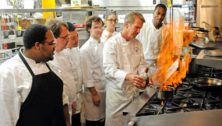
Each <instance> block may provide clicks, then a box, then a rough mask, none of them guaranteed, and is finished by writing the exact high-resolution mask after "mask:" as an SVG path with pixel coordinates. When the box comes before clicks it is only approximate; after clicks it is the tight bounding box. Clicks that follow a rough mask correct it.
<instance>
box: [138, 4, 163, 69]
mask: <svg viewBox="0 0 222 126" xmlns="http://www.w3.org/2000/svg"><path fill="white" fill-rule="evenodd" d="M166 11H167V8H166V6H165V5H164V4H157V5H156V6H155V9H154V13H153V19H152V20H149V21H147V22H146V23H144V25H143V27H142V29H141V31H140V33H139V34H138V36H137V39H138V40H140V42H141V43H142V45H143V51H144V55H145V59H146V61H147V63H148V64H149V65H150V66H152V65H155V63H156V59H157V56H158V54H159V50H160V46H161V42H162V28H163V26H164V24H163V20H164V18H165V15H166Z"/></svg>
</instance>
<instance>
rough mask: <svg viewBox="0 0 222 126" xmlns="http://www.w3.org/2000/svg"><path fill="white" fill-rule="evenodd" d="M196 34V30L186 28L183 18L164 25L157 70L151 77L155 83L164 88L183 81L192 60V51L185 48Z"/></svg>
mask: <svg viewBox="0 0 222 126" xmlns="http://www.w3.org/2000/svg"><path fill="white" fill-rule="evenodd" d="M194 35H195V33H194V31H191V30H188V29H185V28H184V24H183V20H179V22H178V23H174V24H168V25H166V26H164V27H163V30H162V40H163V41H162V45H161V48H160V53H159V55H158V58H157V70H156V72H155V73H154V74H153V76H152V77H151V79H152V81H153V82H154V84H161V85H162V88H163V89H164V87H167V86H169V85H171V86H174V87H176V86H178V85H179V84H180V83H181V82H182V79H184V78H185V77H186V73H187V71H188V68H189V63H190V62H191V56H190V53H191V52H189V51H187V50H185V51H184V49H186V48H188V45H189V43H190V41H191V40H192V39H193V37H194ZM183 51H184V54H183V55H182V52H183Z"/></svg>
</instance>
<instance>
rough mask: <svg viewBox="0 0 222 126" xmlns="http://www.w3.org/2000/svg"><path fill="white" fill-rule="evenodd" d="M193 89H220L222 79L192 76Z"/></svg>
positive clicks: (221, 88) (221, 89) (221, 87)
mask: <svg viewBox="0 0 222 126" xmlns="http://www.w3.org/2000/svg"><path fill="white" fill-rule="evenodd" d="M191 84H193V87H194V89H196V90H202V91H222V80H221V79H217V78H210V77H199V78H193V79H192V81H191Z"/></svg>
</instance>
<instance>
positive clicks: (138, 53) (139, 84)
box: [103, 12, 147, 126]
mask: <svg viewBox="0 0 222 126" xmlns="http://www.w3.org/2000/svg"><path fill="white" fill-rule="evenodd" d="M144 22H145V19H144V17H143V16H142V14H141V13H139V12H131V13H129V14H128V15H126V17H125V20H124V24H123V30H122V31H121V32H120V33H118V34H117V35H115V36H113V37H112V38H110V39H108V41H107V42H106V43H105V46H104V51H103V59H104V61H103V66H104V71H105V76H106V81H107V84H106V93H107V94H106V121H105V125H106V126H124V123H125V117H124V116H123V113H122V112H123V109H124V108H125V107H126V106H127V105H128V104H130V102H132V100H133V98H134V97H135V96H137V95H138V91H139V89H144V88H145V87H146V84H145V82H144V79H143V78H142V77H140V76H139V75H137V74H138V73H141V72H143V71H144V70H145V69H146V67H147V64H146V61H145V59H144V54H143V49H142V44H141V43H140V42H139V41H138V40H137V39H135V37H136V36H137V34H138V33H139V32H140V29H141V28H142V26H143V23H144Z"/></svg>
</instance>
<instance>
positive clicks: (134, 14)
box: [124, 11, 145, 24]
mask: <svg viewBox="0 0 222 126" xmlns="http://www.w3.org/2000/svg"><path fill="white" fill-rule="evenodd" d="M135 17H138V18H139V19H140V20H141V21H142V22H145V19H144V17H143V15H142V14H141V13H140V12H135V11H133V12H130V13H129V14H127V15H126V16H125V19H124V23H129V24H133V23H134V21H135Z"/></svg>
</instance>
